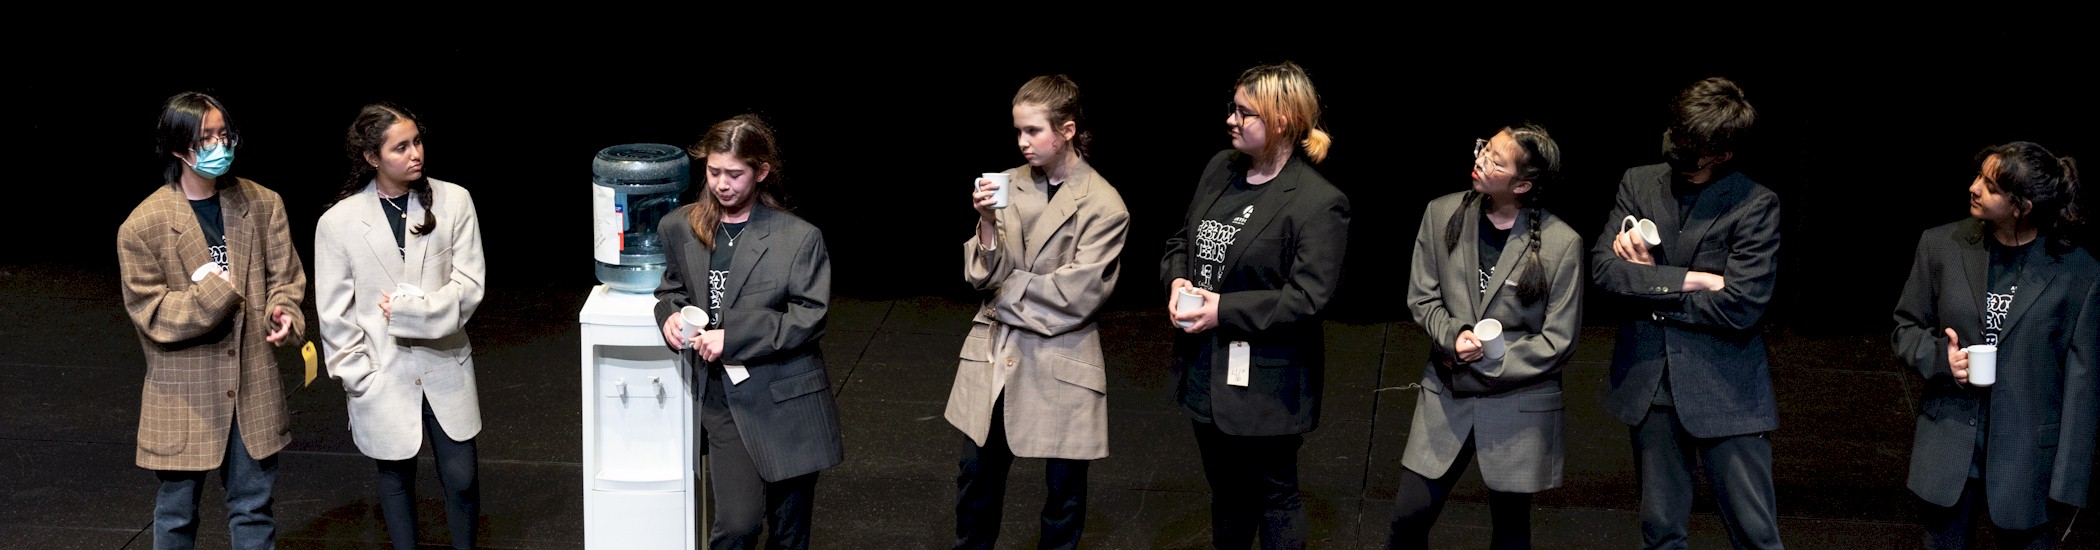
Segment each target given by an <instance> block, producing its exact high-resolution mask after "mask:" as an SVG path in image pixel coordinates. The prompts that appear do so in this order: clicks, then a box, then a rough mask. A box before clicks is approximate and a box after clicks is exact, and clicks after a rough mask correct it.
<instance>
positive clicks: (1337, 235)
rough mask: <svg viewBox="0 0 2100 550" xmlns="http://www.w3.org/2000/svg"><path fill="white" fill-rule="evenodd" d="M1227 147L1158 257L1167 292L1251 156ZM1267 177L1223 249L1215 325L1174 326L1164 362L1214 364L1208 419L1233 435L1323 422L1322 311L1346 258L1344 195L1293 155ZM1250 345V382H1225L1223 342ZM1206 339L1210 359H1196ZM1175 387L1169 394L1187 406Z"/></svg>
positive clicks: (1297, 429) (1190, 268) (1190, 262)
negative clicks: (1191, 330) (1198, 329)
mask: <svg viewBox="0 0 2100 550" xmlns="http://www.w3.org/2000/svg"><path fill="white" fill-rule="evenodd" d="M1243 157H1244V155H1241V154H1239V153H1238V152H1237V151H1232V150H1227V151H1224V152H1220V153H1218V155H1217V156H1215V157H1212V158H1211V160H1210V164H1209V166H1208V167H1206V168H1204V170H1203V177H1202V179H1200V180H1197V183H1196V193H1195V196H1194V198H1193V199H1192V200H1190V201H1189V209H1188V213H1187V214H1186V215H1185V216H1184V218H1183V223H1182V226H1181V229H1180V230H1177V231H1175V232H1174V236H1173V237H1172V238H1169V239H1167V246H1166V255H1165V257H1163V258H1161V260H1160V281H1161V283H1163V284H1165V285H1166V286H1167V288H1168V289H1169V290H1168V291H1169V292H1171V291H1172V290H1171V289H1172V283H1173V281H1174V279H1177V278H1180V279H1187V278H1189V274H1190V273H1194V272H1195V271H1196V270H1197V269H1199V268H1198V267H1196V266H1197V263H1196V255H1195V254H1194V253H1192V252H1191V249H1192V248H1193V245H1192V244H1191V243H1190V239H1191V236H1192V235H1193V233H1194V232H1195V230H1196V228H1197V227H1198V226H1199V225H1200V224H1201V223H1202V218H1203V216H1204V214H1206V213H1207V212H1208V211H1209V210H1210V206H1211V203H1213V202H1216V201H1217V199H1218V196H1219V195H1220V194H1223V193H1224V192H1225V189H1226V188H1227V187H1228V186H1229V185H1231V182H1232V180H1233V175H1234V174H1235V173H1245V172H1246V170H1247V167H1248V160H1247V159H1245V158H1243ZM1263 185H1266V186H1269V189H1267V190H1266V191H1263V192H1262V194H1261V196H1260V198H1258V199H1256V200H1255V202H1254V213H1253V215H1252V216H1250V217H1249V218H1248V219H1247V224H1246V225H1245V226H1242V229H1241V231H1240V232H1239V233H1238V235H1237V237H1236V239H1235V240H1234V243H1233V245H1232V246H1231V247H1230V248H1228V249H1227V250H1226V251H1225V262H1224V264H1223V266H1221V269H1222V270H1223V272H1224V274H1223V277H1222V278H1221V279H1220V280H1219V286H1218V294H1219V295H1220V298H1219V299H1218V327H1217V328H1215V329H1212V330H1210V331H1209V332H1205V333H1202V334H1188V333H1184V332H1176V333H1175V338H1174V353H1173V357H1172V359H1171V360H1170V361H1169V364H1170V366H1171V368H1172V369H1173V372H1174V375H1175V379H1176V380H1180V379H1181V377H1182V376H1186V375H1187V370H1188V369H1189V368H1208V369H1210V372H1211V377H1210V379H1211V384H1210V386H1211V390H1210V401H1211V421H1212V422H1215V423H1216V424H1217V426H1218V430H1219V431H1222V432H1225V433H1227V434H1231V435H1245V436H1260V435H1288V434H1297V433H1305V432H1309V431H1312V430H1313V428H1314V427H1316V426H1318V425H1319V423H1320V393H1321V391H1322V388H1323V386H1324V384H1325V378H1324V376H1323V374H1322V364H1323V363H1324V362H1325V360H1326V359H1325V355H1326V338H1325V332H1324V331H1323V330H1321V327H1320V320H1321V316H1320V312H1321V311H1322V310H1324V309H1326V308H1327V302H1328V301H1329V300H1330V299H1331V298H1333V297H1334V291H1335V288H1336V287H1337V286H1338V284H1339V283H1340V280H1341V277H1342V257H1343V254H1344V252H1345V251H1346V250H1347V249H1348V243H1349V198H1348V197H1347V196H1344V195H1343V194H1342V191H1341V190H1340V189H1336V188H1335V187H1334V184H1331V183H1328V182H1327V179H1326V178H1323V177H1320V173H1319V172H1317V171H1314V170H1313V168H1312V166H1310V165H1309V164H1307V161H1306V159H1304V158H1303V157H1298V156H1293V157H1292V158H1291V160H1290V161H1289V162H1287V163H1285V164H1284V166H1283V170H1282V171H1280V172H1279V173H1278V174H1277V175H1276V179H1272V180H1269V181H1268V182H1267V183H1264V184H1263ZM1233 341H1246V342H1247V343H1248V346H1249V348H1250V349H1249V350H1248V353H1249V363H1251V367H1250V368H1249V369H1248V385H1247V386H1246V387H1238V386H1232V385H1228V384H1226V383H1225V374H1226V368H1227V364H1228V361H1229V358H1230V354H1229V353H1228V351H1227V349H1226V346H1227V345H1229V344H1230V343H1231V342H1233ZM1203 347H1208V348H1209V349H1210V350H1211V352H1212V353H1211V359H1212V360H1211V364H1209V365H1192V364H1191V363H1193V362H1194V361H1196V358H1197V357H1198V354H1199V353H1200V351H1201V349H1202V348H1203ZM1183 387H1185V385H1184V384H1182V383H1180V382H1177V383H1176V386H1175V388H1176V389H1175V392H1174V394H1175V395H1174V398H1175V402H1177V403H1180V404H1182V405H1187V401H1186V398H1187V396H1186V395H1183V392H1182V391H1181V389H1182V388H1183Z"/></svg>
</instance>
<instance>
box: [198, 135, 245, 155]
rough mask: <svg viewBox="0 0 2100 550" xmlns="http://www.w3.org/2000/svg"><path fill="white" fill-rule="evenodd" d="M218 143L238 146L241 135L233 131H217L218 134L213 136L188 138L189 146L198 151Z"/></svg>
mask: <svg viewBox="0 0 2100 550" xmlns="http://www.w3.org/2000/svg"><path fill="white" fill-rule="evenodd" d="M220 145H224V146H227V147H240V146H241V136H240V134H235V133H233V132H219V134H218V135H215V136H204V137H200V138H196V139H192V140H190V148H191V149H195V150H198V151H202V150H205V149H210V148H212V147H215V146H220Z"/></svg>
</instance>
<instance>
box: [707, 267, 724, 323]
mask: <svg viewBox="0 0 2100 550" xmlns="http://www.w3.org/2000/svg"><path fill="white" fill-rule="evenodd" d="M728 280H729V270H727V269H723V270H714V269H710V270H707V309H711V310H714V311H721V310H722V283H724V282H726V281H728ZM718 317H719V316H718ZM710 321H712V319H710Z"/></svg>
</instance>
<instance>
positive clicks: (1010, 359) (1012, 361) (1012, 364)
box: [1006, 357, 1014, 367]
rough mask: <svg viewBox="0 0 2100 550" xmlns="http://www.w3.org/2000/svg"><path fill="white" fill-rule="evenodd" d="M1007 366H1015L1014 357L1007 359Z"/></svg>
mask: <svg viewBox="0 0 2100 550" xmlns="http://www.w3.org/2000/svg"><path fill="white" fill-rule="evenodd" d="M1006 366H1009V367H1011V366H1014V359H1013V358H1012V357H1008V358H1006Z"/></svg>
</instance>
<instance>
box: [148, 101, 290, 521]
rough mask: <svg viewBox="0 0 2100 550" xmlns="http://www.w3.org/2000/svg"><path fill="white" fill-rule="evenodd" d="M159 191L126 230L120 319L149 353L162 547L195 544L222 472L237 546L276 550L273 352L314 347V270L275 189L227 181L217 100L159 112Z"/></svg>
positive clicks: (278, 394)
mask: <svg viewBox="0 0 2100 550" xmlns="http://www.w3.org/2000/svg"><path fill="white" fill-rule="evenodd" d="M157 136H158V140H157V146H158V147H157V149H158V151H157V152H158V155H157V156H159V157H161V159H162V160H163V161H165V163H166V164H165V166H164V167H163V171H162V173H161V177H160V179H161V182H160V185H158V186H156V187H155V188H154V189H153V192H152V193H151V194H149V195H147V196H146V199H145V200H144V201H141V202H140V203H139V205H138V207H137V208H135V209H133V210H132V211H131V215H130V216H129V217H126V218H125V219H124V224H123V225H122V226H120V227H118V228H117V267H118V271H119V275H120V279H121V281H122V283H123V286H122V289H123V294H124V310H125V312H126V313H128V314H129V316H130V318H131V322H132V325H133V326H134V327H135V328H137V329H138V333H139V345H140V346H141V347H143V348H144V351H145V355H146V384H145V388H144V389H143V390H142V392H141V393H140V396H139V405H140V406H139V430H138V453H137V458H136V460H137V462H138V465H139V467H140V468H145V469H148V470H153V474H154V476H155V477H158V478H159V479H160V490H159V493H158V495H157V496H156V497H155V499H154V505H153V546H154V547H155V548H191V547H194V546H196V544H197V504H198V502H199V500H200V499H201V498H202V497H203V493H204V478H205V476H206V475H207V474H209V473H210V472H211V471H212V470H218V471H219V477H220V481H221V482H222V483H223V485H224V487H225V492H226V516H227V521H226V529H227V535H228V536H229V537H230V538H232V539H233V547H234V548H271V547H274V546H276V544H277V522H276V519H275V516H274V514H272V512H271V494H270V493H271V489H272V488H273V487H274V486H275V485H276V483H277V452H278V451H280V450H283V449H284V447H285V445H287V444H290V443H291V440H292V438H291V431H292V427H291V422H292V419H291V413H290V412H289V411H288V410H287V409H286V407H285V402H284V381H283V378H281V376H280V374H279V372H280V371H279V370H278V368H277V356H276V353H275V351H273V350H272V349H271V348H272V347H273V346H275V347H290V346H296V345H298V344H299V343H301V342H305V341H306V340H305V335H304V333H305V331H306V320H305V319H304V318H302V317H303V315H302V314H301V313H300V308H299V304H300V303H301V301H303V300H304V299H305V298H306V268H305V267H304V266H303V265H301V263H300V261H299V251H298V250H296V249H295V248H294V247H293V245H292V232H291V224H290V222H288V221H287V220H286V218H285V213H284V201H283V199H281V198H279V197H278V195H277V192H275V191H271V190H270V189H269V188H266V187H263V186H262V185H259V184H257V183H255V182H254V181H250V180H248V179H247V178H240V177H235V176H233V175H231V174H230V173H229V172H228V171H229V170H230V169H231V168H232V167H233V156H234V152H235V151H237V150H239V149H240V145H241V138H240V133H239V131H238V130H237V129H236V126H235V125H234V124H233V119H232V117H231V116H230V115H228V114H227V113H226V107H225V106H224V105H222V104H220V103H219V100H218V98H214V97H212V96H210V95H207V94H204V93H199V92H184V93H181V94H176V95H175V96H174V97H170V98H168V100H167V102H165V103H163V104H162V105H161V111H160V124H159V131H158V132H157Z"/></svg>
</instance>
